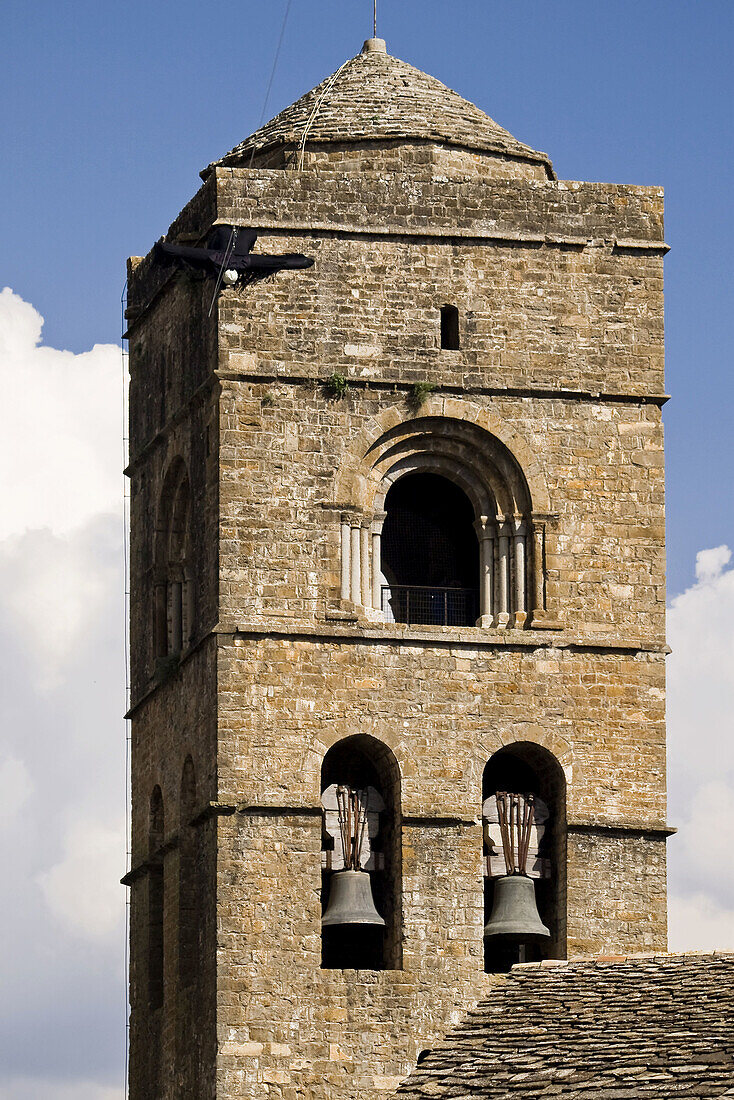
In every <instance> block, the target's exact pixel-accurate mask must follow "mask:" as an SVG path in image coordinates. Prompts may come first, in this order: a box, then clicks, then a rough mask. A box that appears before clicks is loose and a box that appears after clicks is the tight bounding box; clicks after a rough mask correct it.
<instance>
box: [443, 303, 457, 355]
mask: <svg viewBox="0 0 734 1100" xmlns="http://www.w3.org/2000/svg"><path fill="white" fill-rule="evenodd" d="M441 347H442V348H445V349H446V350H447V351H458V350H459V347H460V343H459V311H458V309H457V308H456V306H441Z"/></svg>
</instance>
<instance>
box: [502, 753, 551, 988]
mask: <svg viewBox="0 0 734 1100" xmlns="http://www.w3.org/2000/svg"><path fill="white" fill-rule="evenodd" d="M498 791H506V792H511V793H515V794H532V795H533V796H535V797H536V798H538V799H540V800H542V802H543V803H545V805H546V806H547V808H548V820H547V821H546V822H545V823H544V834H543V838H542V841H541V845H540V852H539V854H540V856H541V858H542V861H543V863H544V864H545V870H546V873H547V877H540V878H537V879H536V880H535V897H536V902H537V906H538V913H539V915H540V919H541V921H542V922H543V924H545V925H546V926H547V928H548V929H549V930H550V933H551V935H550V940H548V941H545V942H543V943H542V944H541V945H540V946H538V945H534V946H530V945H528V946H526V947H525V949H524V951H523V953H522V954H523V957H522V958H521V957H520V956H519V955H518V954H517V948H516V947H507V945H503V944H502V943H498V942H497V941H493V940H492V939H490V940H485V969H487V970H488V971H502V970H507V969H508V968H509V966H510V965H512V963H513V962H520V961H533V960H535V959H541V958H551V959H563V958H565V957H566V777H565V774H564V772H563V768H562V767H561V765H560V763H559V761H558V760H557V759H556V757H555V756H554V755H553V753H551V752H549V751H548V749H546V748H544V747H543V746H542V745H538V744H535V743H534V742H531V741H518V742H513V743H512V744H509V745H505V746H504V747H503V748H501V749H499V750H498V751H497V752H496V753H494V755H493V756H492V757H491V758H490V759H489V760H488V762H487V764H486V766H485V768H484V773H483V776H482V804H484V803H485V800H486V799H488V798H491V797H493V796H494V795H495V794H496V793H497V792H498ZM484 855H485V866H486V857H487V850H486V845H485V852H484ZM493 901H494V879H493V878H491V877H489V876H488V875H486V874H485V879H484V912H485V917H484V919H485V922H486V921H487V920H488V919H489V916H490V914H491V912H492V904H493Z"/></svg>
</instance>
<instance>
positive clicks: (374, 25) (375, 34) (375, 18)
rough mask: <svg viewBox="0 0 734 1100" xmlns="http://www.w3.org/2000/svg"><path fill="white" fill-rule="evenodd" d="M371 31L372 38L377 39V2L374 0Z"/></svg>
mask: <svg viewBox="0 0 734 1100" xmlns="http://www.w3.org/2000/svg"><path fill="white" fill-rule="evenodd" d="M373 31H374V34H373V35H372V37H373V38H377V0H375V17H374V20H373Z"/></svg>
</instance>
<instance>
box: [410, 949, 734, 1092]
mask: <svg viewBox="0 0 734 1100" xmlns="http://www.w3.org/2000/svg"><path fill="white" fill-rule="evenodd" d="M733 1095H734V954H726V955H723V954H722V955H719V954H711V955H665V956H656V957H652V956H644V955H637V956H630V957H628V958H621V959H620V958H615V959H606V960H605V959H589V960H580V961H574V962H570V963H543V964H541V963H536V964H526V965H523V966H517V967H514V968H513V969H512V971H511V973H510V974H508V975H506V976H505V977H502V978H498V985H497V988H496V990H495V992H494V993H493V994H492V996H491V997H489V998H488V999H487V1000H485V1001H482V1002H481V1003H480V1004H479V1005H478V1006H477V1008H476V1009H475V1010H474V1011H473V1012H471V1013H470V1014H469V1015H468V1017H467V1019H466V1020H465V1021H464V1023H463V1024H461V1025H460V1026H459V1027H458V1028H456V1029H455V1030H454V1031H452V1032H450V1033H449V1035H448V1036H447V1037H446V1039H445V1040H444V1041H442V1042H441V1043H440V1044H437V1045H436V1047H435V1048H434V1049H433V1050H432V1051H431V1053H430V1054H429V1055H428V1056H427V1057H426V1058H425V1059H424V1061H423V1062H422V1063H421V1065H420V1066H419V1067H418V1068H417V1069H416V1070H414V1072H413V1073H412V1074H411V1076H410V1077H409V1078H408V1079H407V1080H406V1081H405V1082H404V1083H403V1085H402V1086H401V1087H400V1088H399V1089H398V1092H397V1096H398V1097H399V1098H400V1100H429V1098H430V1100H449V1098H450V1100H511V1098H514V1097H518V1098H519V1097H522V1098H523V1100H532V1098H534V1097H558V1098H559V1100H563V1098H568V1100H572V1098H573V1100H576V1098H578V1100H582V1098H583V1100H644V1098H649V1100H656V1098H661V1100H662V1098H663V1097H665V1098H666V1100H668V1098H673V1097H697V1098H704V1097H705V1098H707V1100H713V1098H715V1097H723V1096H733Z"/></svg>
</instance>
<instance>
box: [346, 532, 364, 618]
mask: <svg viewBox="0 0 734 1100" xmlns="http://www.w3.org/2000/svg"><path fill="white" fill-rule="evenodd" d="M361 531H362V523H361V521H360V520H359V519H352V528H351V537H350V555H349V559H350V560H349V566H350V574H349V591H350V599H351V601H352V603H359V602H360V599H361V595H362V566H361V563H360V548H361V541H362V539H361V534H360V533H361Z"/></svg>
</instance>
